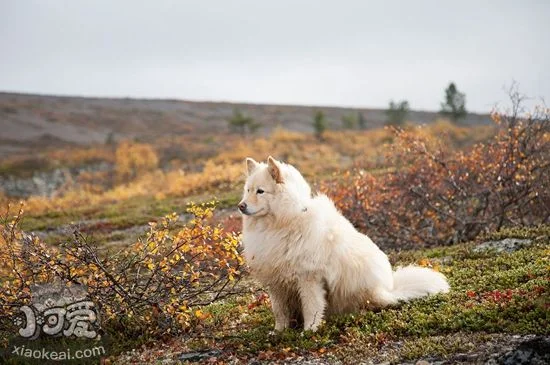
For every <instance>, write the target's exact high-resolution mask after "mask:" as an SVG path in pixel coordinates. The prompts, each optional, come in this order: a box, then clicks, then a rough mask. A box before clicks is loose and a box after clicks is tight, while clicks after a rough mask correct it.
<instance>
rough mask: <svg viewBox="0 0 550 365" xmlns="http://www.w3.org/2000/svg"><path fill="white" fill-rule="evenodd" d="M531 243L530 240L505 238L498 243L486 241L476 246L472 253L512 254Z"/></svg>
mask: <svg viewBox="0 0 550 365" xmlns="http://www.w3.org/2000/svg"><path fill="white" fill-rule="evenodd" d="M531 243H532V240H530V239H521V238H505V239H503V240H500V241H487V242H483V243H481V244H479V245H477V246H476V247H475V248H474V249H473V251H474V252H476V253H479V252H484V251H496V252H498V253H501V252H514V251H517V250H519V249H521V248H523V247H525V246H528V245H530V244H531Z"/></svg>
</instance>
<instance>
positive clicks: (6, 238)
mask: <svg viewBox="0 0 550 365" xmlns="http://www.w3.org/2000/svg"><path fill="white" fill-rule="evenodd" d="M213 210H214V205H213V204H207V205H201V206H195V205H191V206H190V207H189V208H188V213H190V214H192V216H193V219H192V220H191V221H190V222H189V223H188V224H187V225H185V227H184V228H182V229H180V230H175V229H174V223H175V222H176V221H177V219H178V217H177V216H176V214H172V215H169V216H166V217H165V218H164V219H162V220H161V221H159V222H157V223H150V229H149V231H148V232H147V234H146V236H145V237H144V238H143V239H140V240H139V241H138V242H136V243H135V244H134V245H132V246H130V247H127V248H125V249H124V250H122V251H120V252H106V251H105V250H103V249H100V248H98V247H97V246H96V245H95V244H94V243H93V242H91V241H90V239H89V238H87V237H85V236H83V235H82V234H81V233H79V232H78V231H75V232H74V237H73V239H72V240H71V241H69V242H66V243H64V244H61V245H60V246H59V247H52V246H50V245H46V244H44V243H43V242H41V241H40V240H39V239H38V237H36V236H33V235H28V234H25V233H24V232H22V231H20V230H19V229H18V228H17V225H18V223H19V220H20V218H21V213H22V211H21V210H20V211H19V212H18V213H17V214H16V215H15V217H13V218H12V217H10V216H9V215H6V216H3V217H1V222H0V223H1V224H0V261H1V262H2V263H3V265H2V266H1V268H0V288H1V289H2V290H1V292H0V305H1V307H2V320H3V321H2V322H3V323H2V325H3V327H4V326H5V325H6V322H4V320H7V319H9V317H10V316H11V315H12V314H13V313H14V311H15V310H17V308H18V307H19V306H21V305H23V304H26V303H27V302H28V300H29V299H30V298H29V294H30V293H29V289H30V285H31V284H34V283H44V282H53V281H55V280H60V281H62V282H64V283H73V284H82V285H86V286H87V288H88V293H89V295H90V298H91V299H92V300H93V301H94V302H95V303H96V304H98V305H100V306H101V308H102V314H103V315H104V319H105V321H104V324H103V325H104V327H105V325H107V326H121V325H122V324H126V325H128V328H122V329H123V330H129V331H134V330H139V331H141V332H142V333H147V334H152V335H155V334H160V333H161V332H166V331H168V332H177V331H182V330H185V329H187V328H188V327H189V326H190V325H191V324H192V323H193V322H194V321H197V320H200V319H201V318H197V315H196V313H197V312H196V311H193V307H194V306H198V305H204V304H207V303H211V302H213V301H216V300H219V299H222V298H224V297H227V296H228V295H230V294H232V293H233V292H235V290H236V284H237V282H238V279H239V278H240V275H241V272H240V271H239V270H240V268H241V266H242V258H241V256H240V255H239V253H238V251H237V245H238V238H237V236H236V235H235V234H233V233H226V232H224V230H223V228H222V227H221V226H219V225H218V226H212V225H210V224H209V223H208V220H209V219H210V218H211V217H212V214H213ZM199 317H200V316H199ZM130 318H131V320H129V319H130ZM111 329H112V328H111ZM118 329H119V330H120V328H118Z"/></svg>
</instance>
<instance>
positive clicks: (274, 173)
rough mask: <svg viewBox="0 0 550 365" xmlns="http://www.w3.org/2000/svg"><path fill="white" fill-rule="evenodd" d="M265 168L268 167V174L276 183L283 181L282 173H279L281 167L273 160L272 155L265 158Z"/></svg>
mask: <svg viewBox="0 0 550 365" xmlns="http://www.w3.org/2000/svg"><path fill="white" fill-rule="evenodd" d="M267 168H268V169H269V174H270V175H271V177H272V178H273V180H275V182H276V183H277V184H281V183H282V182H283V174H282V173H281V167H280V166H279V162H277V160H275V159H274V158H273V157H271V156H269V157H268V158H267Z"/></svg>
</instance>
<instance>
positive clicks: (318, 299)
mask: <svg viewBox="0 0 550 365" xmlns="http://www.w3.org/2000/svg"><path fill="white" fill-rule="evenodd" d="M298 289H299V292H300V300H301V302H302V313H303V316H304V330H312V331H317V328H319V325H320V324H321V322H322V321H323V316H324V313H325V307H326V305H327V303H326V299H325V289H324V287H323V285H322V283H321V281H319V280H316V279H308V280H303V281H300V282H299V288H298Z"/></svg>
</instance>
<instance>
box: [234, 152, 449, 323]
mask: <svg viewBox="0 0 550 365" xmlns="http://www.w3.org/2000/svg"><path fill="white" fill-rule="evenodd" d="M246 169H247V174H248V178H247V180H246V183H245V186H244V197H243V199H242V201H241V202H240V203H239V210H240V211H241V212H242V214H243V244H244V256H245V259H246V261H247V263H248V265H249V266H250V268H251V272H252V275H253V276H254V277H255V278H256V279H258V280H259V281H260V282H261V283H262V284H263V285H265V286H266V287H267V289H268V292H269V296H270V298H271V302H272V307H273V313H274V315H275V329H276V330H282V329H284V328H287V327H290V326H291V325H293V324H294V321H297V323H299V324H302V323H303V326H304V329H306V330H314V331H315V330H317V328H318V327H319V325H320V324H321V323H322V321H323V317H324V316H325V315H330V314H334V313H343V312H349V311H354V310H358V309H360V308H365V307H374V306H387V305H392V304H396V303H397V302H399V301H401V300H410V299H413V298H418V297H421V296H425V295H428V294H435V293H445V292H447V291H448V290H449V284H448V283H447V280H446V278H445V276H443V275H442V274H440V273H438V272H436V271H433V270H430V269H427V268H423V267H418V266H407V267H403V268H398V269H397V270H395V271H392V268H391V265H390V262H389V260H388V257H387V256H386V255H385V254H384V253H383V252H382V251H381V250H380V249H379V248H378V246H376V245H375V244H374V243H373V242H372V241H371V240H370V239H369V238H368V237H367V236H366V235H364V234H362V233H360V232H358V231H357V230H356V229H355V228H354V227H353V225H352V224H351V223H350V222H349V221H348V220H347V219H346V218H344V217H343V216H342V215H341V214H340V212H339V211H338V210H337V209H336V208H335V206H334V204H333V203H332V202H331V201H330V199H329V198H328V197H326V196H325V195H321V194H319V195H316V196H314V197H312V196H311V189H310V187H309V185H308V184H307V182H306V181H305V180H304V178H303V177H302V175H301V174H300V173H299V172H298V170H296V169H295V168H294V167H293V166H291V165H288V164H284V163H281V162H279V161H276V160H275V159H273V158H272V157H269V158H268V160H267V164H265V163H258V162H256V161H254V160H253V159H251V158H247V159H246Z"/></svg>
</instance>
